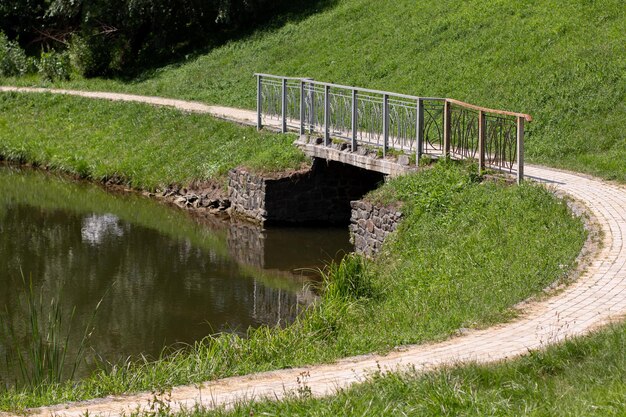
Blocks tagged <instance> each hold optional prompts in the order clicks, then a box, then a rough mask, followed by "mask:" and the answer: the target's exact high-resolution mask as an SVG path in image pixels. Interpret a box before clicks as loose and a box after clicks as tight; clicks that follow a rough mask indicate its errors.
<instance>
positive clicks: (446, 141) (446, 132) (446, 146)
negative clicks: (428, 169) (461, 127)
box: [443, 100, 451, 158]
mask: <svg viewBox="0 0 626 417" xmlns="http://www.w3.org/2000/svg"><path fill="white" fill-rule="evenodd" d="M450 113H451V111H450V102H449V101H448V100H446V101H445V102H444V105H443V156H445V157H446V158H447V157H448V156H450V127H451V120H450Z"/></svg>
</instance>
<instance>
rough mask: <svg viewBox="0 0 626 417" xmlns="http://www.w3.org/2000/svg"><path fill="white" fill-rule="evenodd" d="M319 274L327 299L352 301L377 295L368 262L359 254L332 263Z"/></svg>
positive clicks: (352, 254)
mask: <svg viewBox="0 0 626 417" xmlns="http://www.w3.org/2000/svg"><path fill="white" fill-rule="evenodd" d="M319 274H320V276H321V277H322V285H323V287H322V288H323V292H324V294H325V296H326V297H329V298H335V297H336V298H339V299H345V300H350V299H359V298H372V297H373V296H374V295H375V289H374V286H373V281H372V277H371V276H370V275H369V273H368V270H367V266H366V262H365V260H364V259H363V257H361V256H360V255H358V254H355V253H350V254H348V255H346V256H345V257H344V258H343V259H342V260H341V261H340V262H335V261H332V262H330V263H329V264H328V265H326V267H324V268H323V269H320V270H319Z"/></svg>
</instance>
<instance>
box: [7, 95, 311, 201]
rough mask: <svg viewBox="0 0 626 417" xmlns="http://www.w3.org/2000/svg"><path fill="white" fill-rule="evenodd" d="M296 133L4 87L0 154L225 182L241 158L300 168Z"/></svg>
mask: <svg viewBox="0 0 626 417" xmlns="http://www.w3.org/2000/svg"><path fill="white" fill-rule="evenodd" d="M293 140H294V137H293V135H275V134H270V133H264V132H257V131H256V129H254V128H251V127H242V126H239V125H236V124H233V123H229V122H225V121H221V120H217V119H214V118H212V117H208V116H206V115H201V114H189V113H183V112H180V111H178V110H174V109H168V108H160V107H153V106H150V105H146V104H137V103H121V102H109V101H103V100H93V99H88V98H78V97H68V96H59V95H52V94H15V93H4V94H0V159H1V158H6V159H10V160H17V161H22V162H29V163H33V164H36V165H44V166H47V167H50V168H55V169H57V170H62V171H65V172H70V173H73V174H77V175H80V176H81V177H85V178H90V179H93V180H96V181H106V180H107V179H109V178H117V179H120V180H121V181H123V182H124V183H125V184H127V185H130V186H132V187H135V188H143V189H155V188H158V187H161V186H164V185H168V184H172V183H179V184H183V185H184V184H188V183H190V182H192V181H194V180H217V181H221V180H223V179H224V177H225V174H226V172H227V171H228V170H229V169H232V168H234V167H236V166H238V165H246V166H249V167H250V168H254V169H260V170H268V171H271V170H286V169H295V168H298V167H300V165H301V164H302V163H304V162H305V161H306V159H305V156H304V154H303V153H302V152H301V151H300V150H299V149H297V148H296V147H294V146H291V143H292V142H293Z"/></svg>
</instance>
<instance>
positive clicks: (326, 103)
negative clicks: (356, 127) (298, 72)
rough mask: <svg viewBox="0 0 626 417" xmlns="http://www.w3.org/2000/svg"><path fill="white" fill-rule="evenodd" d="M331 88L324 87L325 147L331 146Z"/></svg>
mask: <svg viewBox="0 0 626 417" xmlns="http://www.w3.org/2000/svg"><path fill="white" fill-rule="evenodd" d="M329 96H330V86H328V85H325V86H324V146H328V145H330V97H329Z"/></svg>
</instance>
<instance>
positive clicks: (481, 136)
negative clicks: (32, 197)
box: [478, 110, 487, 174]
mask: <svg viewBox="0 0 626 417" xmlns="http://www.w3.org/2000/svg"><path fill="white" fill-rule="evenodd" d="M486 127H487V119H486V118H485V112H484V111H482V110H480V111H479V112H478V173H479V174H482V173H483V170H484V169H485V137H486V136H485V135H486V133H487V132H486Z"/></svg>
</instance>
